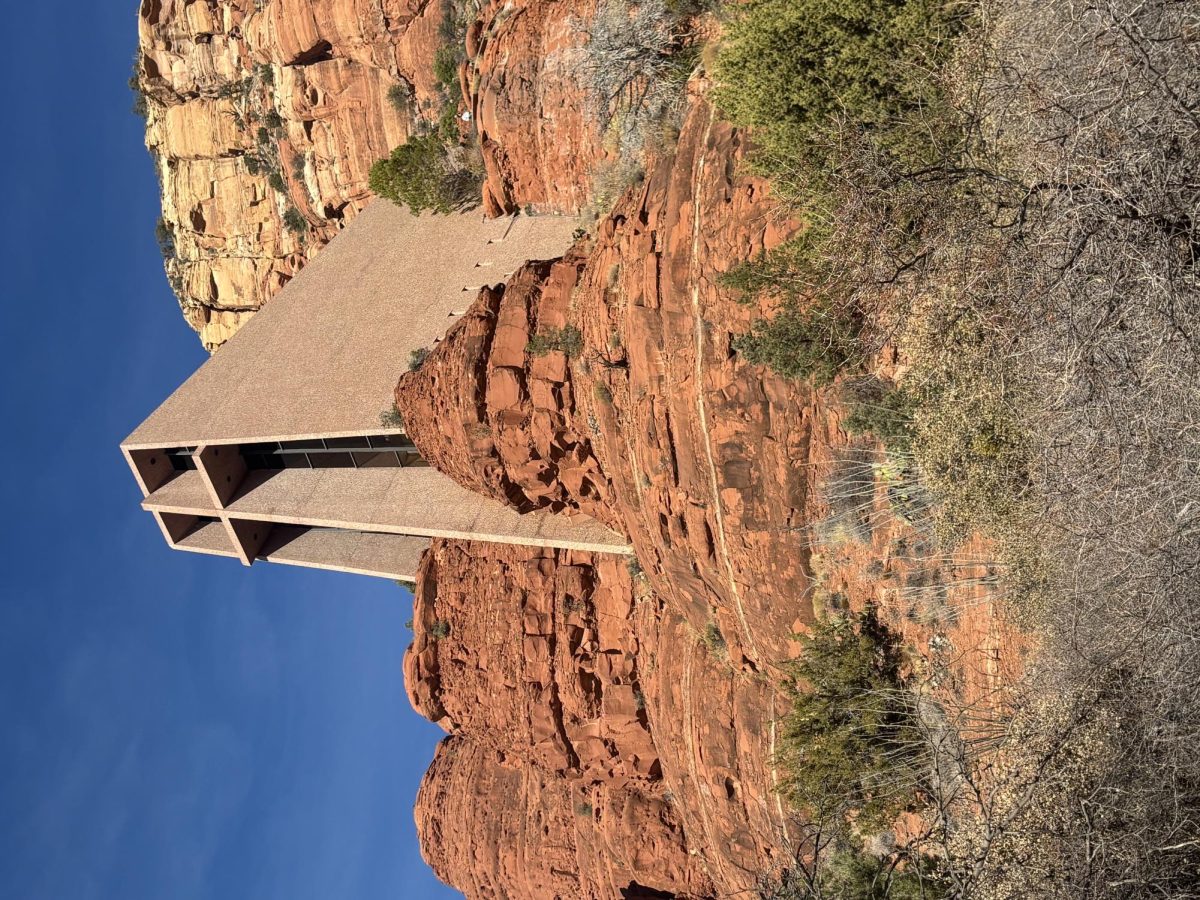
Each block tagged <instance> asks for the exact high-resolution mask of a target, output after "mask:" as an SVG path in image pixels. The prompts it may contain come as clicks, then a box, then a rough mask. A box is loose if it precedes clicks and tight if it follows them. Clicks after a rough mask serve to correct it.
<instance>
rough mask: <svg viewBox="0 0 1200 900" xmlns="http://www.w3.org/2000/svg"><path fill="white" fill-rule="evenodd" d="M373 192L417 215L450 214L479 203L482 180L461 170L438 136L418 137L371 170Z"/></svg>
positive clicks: (397, 149)
mask: <svg viewBox="0 0 1200 900" xmlns="http://www.w3.org/2000/svg"><path fill="white" fill-rule="evenodd" d="M370 183H371V190H372V191H374V192H375V193H376V194H378V195H379V196H381V197H386V198H387V199H389V200H391V201H392V202H393V203H398V204H402V205H405V206H408V208H409V209H411V210H412V211H413V212H414V213H419V212H422V211H424V210H432V211H434V212H438V213H450V212H453V211H455V210H459V209H464V208H466V207H467V206H469V205H471V204H472V203H474V202H477V196H476V195H477V193H478V184H479V180H478V176H477V175H476V174H474V173H472V172H470V171H468V170H466V169H462V168H459V167H458V165H457V164H456V163H455V161H454V159H453V158H452V156H451V154H450V153H449V151H448V150H447V148H446V145H445V144H444V143H443V142H442V141H441V140H440V139H439V137H438V136H437V135H434V134H423V135H417V136H416V137H413V138H409V140H408V141H407V142H406V143H404V144H401V145H400V146H399V147H397V148H396V149H395V150H393V151H392V153H391V156H389V157H388V158H387V159H381V160H379V161H378V162H376V163H375V164H374V165H373V166H372V167H371V175H370Z"/></svg>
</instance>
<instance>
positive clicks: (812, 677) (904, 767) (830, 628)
mask: <svg viewBox="0 0 1200 900" xmlns="http://www.w3.org/2000/svg"><path fill="white" fill-rule="evenodd" d="M800 640H801V644H802V645H803V649H802V650H801V654H800V658H799V659H798V660H797V661H796V662H794V663H792V664H790V666H789V671H790V673H791V675H792V677H793V679H794V682H793V684H794V690H793V695H792V700H793V706H792V710H791V712H790V713H789V714H788V716H787V718H786V719H785V720H784V722H783V724H782V728H781V732H780V742H779V751H778V754H777V761H778V763H779V765H780V767H781V768H782V770H783V772H784V773H785V774H784V777H783V782H782V786H781V790H782V791H783V793H784V794H785V796H787V797H788V799H789V800H791V801H792V802H793V803H794V804H795V805H796V806H798V807H800V808H801V809H804V810H807V811H808V812H809V813H810V814H811V815H812V816H813V817H814V819H815V820H817V821H820V822H822V823H826V824H827V827H829V828H836V827H838V825H839V824H840V825H841V826H842V827H845V826H847V825H848V823H849V822H850V821H851V820H852V819H853V821H854V823H855V827H856V828H858V829H860V830H870V829H871V828H880V827H886V825H887V824H888V823H889V822H890V821H891V819H892V818H893V817H894V815H895V814H896V813H898V812H900V811H901V810H902V809H903V808H904V807H905V806H906V804H908V803H911V802H912V788H915V786H916V784H917V781H918V776H917V768H918V763H919V760H918V759H915V758H914V754H915V750H914V749H913V748H915V747H916V745H917V744H916V742H915V741H914V739H913V738H914V735H915V725H914V722H913V715H914V714H913V711H912V708H911V703H910V701H909V699H908V696H907V692H906V690H905V688H906V683H905V679H904V678H903V677H902V675H901V666H902V655H901V647H900V642H899V639H898V637H897V636H896V635H895V634H893V633H892V632H891V631H890V630H889V629H888V628H887V626H885V625H884V624H883V623H882V622H881V621H880V620H879V617H878V615H877V612H876V609H875V607H873V606H868V607H867V608H866V610H864V611H863V612H862V613H860V614H859V615H857V616H853V617H851V616H834V617H831V618H828V619H825V620H823V621H820V622H818V623H817V624H816V625H815V626H814V627H813V631H812V634H810V635H805V636H803V637H801V639H800ZM905 785H908V786H910V787H909V790H907V791H906V790H904V789H903V787H904V786H905Z"/></svg>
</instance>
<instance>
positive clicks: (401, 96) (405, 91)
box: [387, 84, 413, 116]
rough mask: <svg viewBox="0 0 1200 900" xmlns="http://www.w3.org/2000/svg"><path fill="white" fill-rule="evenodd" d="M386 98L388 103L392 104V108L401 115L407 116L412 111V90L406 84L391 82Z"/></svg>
mask: <svg viewBox="0 0 1200 900" xmlns="http://www.w3.org/2000/svg"><path fill="white" fill-rule="evenodd" d="M387 99H388V103H390V104H391V105H392V109H394V110H395V111H396V112H398V113H400V114H401V115H402V116H407V115H409V114H410V113H411V112H412V108H413V92H412V88H411V87H409V86H408V85H407V84H393V85H392V86H391V87H390V88H388V92H387Z"/></svg>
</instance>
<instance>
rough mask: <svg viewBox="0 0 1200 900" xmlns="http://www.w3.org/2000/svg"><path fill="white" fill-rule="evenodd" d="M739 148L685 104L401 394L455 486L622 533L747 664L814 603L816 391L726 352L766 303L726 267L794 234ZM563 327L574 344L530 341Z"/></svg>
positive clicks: (699, 626) (756, 663)
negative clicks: (600, 212) (658, 158)
mask: <svg viewBox="0 0 1200 900" xmlns="http://www.w3.org/2000/svg"><path fill="white" fill-rule="evenodd" d="M745 150H746V148H745V146H744V142H743V141H742V139H741V138H740V137H739V136H738V135H737V133H736V132H735V131H734V130H733V129H732V128H731V127H730V126H728V125H726V124H723V123H721V122H719V121H718V120H717V119H716V117H715V115H714V114H713V111H712V110H711V108H710V107H708V106H707V105H706V104H704V103H698V104H696V105H695V106H694V108H693V112H692V114H691V115H690V116H689V118H688V120H687V122H686V123H685V126H684V128H683V131H682V134H681V138H680V142H679V146H678V149H677V151H676V153H675V154H674V156H673V157H672V158H669V159H666V160H664V161H662V163H661V164H660V165H658V166H657V167H656V168H655V169H654V170H653V171H652V172H651V174H650V175H649V176H648V177H647V179H646V181H645V182H644V183H643V184H642V185H641V186H640V187H639V188H638V189H637V190H636V191H635V192H633V193H631V194H630V195H628V196H627V197H626V198H625V200H624V201H623V202H622V203H620V204H619V205H618V207H617V209H616V211H615V212H614V213H613V214H612V215H611V216H609V217H608V218H606V219H603V220H601V222H600V224H599V226H598V229H597V233H596V235H595V236H594V239H593V240H591V241H587V242H583V243H581V245H580V246H579V247H578V248H576V250H575V251H573V252H572V253H571V254H568V255H567V256H566V257H564V259H562V260H560V261H558V262H557V263H554V264H538V265H535V266H529V267H526V268H525V269H524V270H522V271H521V272H520V273H518V274H517V276H516V277H515V278H514V279H512V281H510V283H509V285H508V286H507V287H506V288H504V289H503V290H501V291H493V292H488V293H486V294H485V295H484V296H482V297H481V298H480V299H479V300H478V301H477V302H476V304H475V306H474V307H473V308H472V310H471V312H470V313H469V314H468V316H467V317H466V321H464V322H462V323H461V324H460V325H459V326H457V327H456V329H455V330H454V331H453V332H451V334H450V335H448V336H447V339H446V340H445V341H443V342H442V343H441V344H440V345H439V347H438V348H437V349H436V350H435V351H434V354H433V355H432V357H431V358H430V359H429V360H428V361H427V362H426V364H425V365H424V366H423V368H422V369H421V371H420V372H418V373H413V374H410V375H407V376H405V377H404V378H402V379H401V381H400V384H399V385H398V387H397V391H396V400H397V405H398V406H399V408H400V409H401V411H402V412H403V413H404V414H405V419H406V421H407V422H409V423H410V427H409V431H410V433H411V434H412V436H413V439H414V440H415V441H416V442H417V444H418V446H419V447H421V448H422V450H423V451H424V452H426V453H428V454H430V458H431V459H433V460H434V461H435V464H436V465H438V467H439V468H441V469H442V470H443V471H445V472H447V473H448V474H450V475H451V476H452V477H455V478H456V479H457V480H458V481H460V483H462V484H464V485H466V486H467V487H470V488H472V489H474V490H485V491H487V492H488V493H490V494H491V495H492V496H495V497H497V498H499V499H507V500H508V501H509V502H512V503H514V504H516V505H518V506H520V505H523V504H524V505H526V506H529V505H537V506H551V507H553V508H555V509H571V508H578V509H582V510H584V511H586V512H588V513H589V514H591V515H594V516H596V517H597V518H599V519H601V520H602V521H605V522H606V523H608V524H610V525H612V526H613V527H615V528H618V529H620V530H623V531H624V532H625V533H627V534H628V535H629V536H630V538H631V540H632V542H633V544H634V547H635V548H636V549H637V553H638V558H639V560H641V564H642V565H643V566H644V567H645V568H646V571H647V574H648V575H649V577H650V579H651V581H652V583H653V586H654V588H655V590H656V591H657V592H659V593H661V594H662V595H664V596H667V597H670V598H672V600H673V605H674V606H675V608H676V609H678V610H679V611H680V612H681V613H682V614H683V615H684V616H685V617H686V618H687V620H688V622H689V623H690V624H691V625H692V627H694V628H695V629H696V630H697V631H699V632H704V631H711V630H713V629H715V630H716V631H718V632H719V633H720V635H721V636H722V638H723V640H724V642H725V643H726V644H727V646H728V650H729V653H730V656H731V658H732V659H733V661H734V664H735V666H737V667H739V668H742V667H745V668H746V670H747V671H751V672H753V671H762V670H763V669H764V667H766V666H769V665H770V664H771V663H772V661H774V660H777V659H780V658H784V657H786V656H787V655H788V653H789V652H791V647H790V642H789V640H788V636H789V635H790V634H791V633H792V632H794V631H796V630H798V629H799V628H800V627H802V625H803V624H804V623H805V622H806V621H808V620H809V617H810V611H809V610H808V609H807V608H806V606H805V604H803V603H798V602H797V601H796V598H797V597H800V596H803V594H804V591H805V585H806V583H807V577H808V576H807V572H808V566H807V553H808V551H807V542H806V541H805V540H804V538H803V532H804V525H805V522H806V521H807V519H806V509H807V507H808V505H809V502H810V498H809V477H808V473H807V469H806V463H805V461H806V459H807V458H808V455H809V451H810V445H811V442H812V440H813V432H814V429H820V428H822V427H824V426H823V425H822V424H821V422H822V421H823V419H822V417H821V415H820V413H819V409H818V407H817V401H816V399H815V398H814V397H813V396H812V394H811V392H810V391H809V390H808V389H807V388H805V387H804V386H803V385H801V384H798V383H796V382H794V381H789V380H787V379H784V378H781V377H779V376H776V375H773V374H772V373H770V372H769V371H766V370H764V369H762V368H760V367H754V366H749V365H746V364H745V363H744V362H743V361H741V360H740V359H739V358H738V357H737V355H736V354H734V353H733V352H732V350H731V339H732V337H733V335H734V334H736V333H738V332H740V331H744V330H745V329H746V328H747V326H748V323H749V322H750V320H751V319H752V318H753V316H754V315H756V314H758V313H757V312H756V311H755V310H753V309H749V308H747V307H745V306H743V305H741V304H739V303H738V302H736V298H735V297H734V296H733V294H732V292H731V291H730V290H729V289H727V288H724V287H722V286H721V285H720V283H719V280H718V276H719V274H720V273H721V272H722V271H725V270H727V269H729V268H731V267H732V266H734V265H735V264H737V263H738V262H740V261H742V260H745V259H749V258H752V257H753V256H755V255H756V254H757V253H758V252H759V251H761V250H762V249H763V248H764V247H769V246H772V245H773V244H775V243H777V242H779V241H780V240H782V238H783V237H784V236H785V235H786V233H787V225H786V223H784V224H782V225H777V224H776V221H775V218H774V217H773V214H772V213H773V210H772V206H771V204H770V202H769V200H768V199H767V197H766V194H765V190H764V188H763V186H762V184H761V183H759V182H757V181H755V180H754V179H751V178H745V177H741V176H739V175H738V174H737V173H738V172H739V171H740V166H741V161H742V159H743V157H744V154H745ZM585 252H587V256H586V264H585V262H584V261H585V257H584V255H583V254H584V253H585ZM568 325H569V326H571V327H573V328H578V329H579V330H580V332H581V335H582V346H581V347H579V348H576V349H575V350H574V351H573V356H572V358H571V359H570V360H568V358H567V354H566V353H565V352H562V351H559V350H551V351H550V352H547V353H543V354H541V355H538V354H535V353H533V352H530V351H529V349H528V342H529V339H530V337H531V336H533V335H535V334H541V335H543V336H544V335H546V334H552V333H554V331H555V330H556V329H562V328H563V327H565V326H568Z"/></svg>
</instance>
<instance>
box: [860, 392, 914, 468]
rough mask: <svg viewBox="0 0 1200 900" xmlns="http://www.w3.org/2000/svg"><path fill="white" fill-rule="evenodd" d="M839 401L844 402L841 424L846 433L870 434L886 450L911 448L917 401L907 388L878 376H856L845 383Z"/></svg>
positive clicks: (897, 450) (898, 450)
mask: <svg viewBox="0 0 1200 900" xmlns="http://www.w3.org/2000/svg"><path fill="white" fill-rule="evenodd" d="M842 400H843V402H844V403H845V404H846V417H845V419H844V420H843V422H842V424H843V425H845V427H846V430H847V431H848V432H850V433H851V434H854V435H863V434H870V435H873V436H874V437H876V438H877V439H878V440H879V442H880V443H882V444H883V445H884V446H885V447H886V448H887V449H888V450H892V451H896V452H907V451H908V450H910V449H911V448H912V439H913V412H914V411H915V410H916V406H917V400H916V397H914V396H913V395H912V394H911V393H909V392H908V391H907V390H905V389H904V388H902V387H897V386H896V385H893V384H891V383H889V382H884V381H881V380H880V379H878V378H857V379H854V380H852V381H849V382H847V383H846V385H845V386H844V388H843V393H842Z"/></svg>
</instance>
